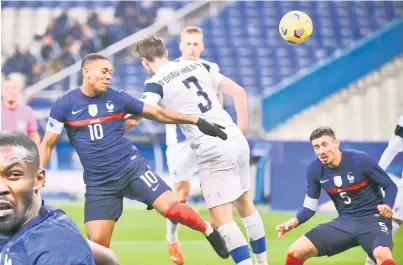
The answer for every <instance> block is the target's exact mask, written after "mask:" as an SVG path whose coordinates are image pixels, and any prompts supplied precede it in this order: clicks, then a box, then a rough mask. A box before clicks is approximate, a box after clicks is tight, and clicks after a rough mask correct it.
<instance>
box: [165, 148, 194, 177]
mask: <svg viewBox="0 0 403 265" xmlns="http://www.w3.org/2000/svg"><path fill="white" fill-rule="evenodd" d="M166 155H167V163H168V170H169V174H170V175H171V177H172V178H173V183H179V182H181V181H184V180H189V179H190V178H192V177H193V176H197V175H198V173H199V170H198V169H197V156H196V152H195V150H193V149H192V148H191V147H190V145H189V143H188V142H181V143H175V144H169V145H168V147H167V151H166Z"/></svg>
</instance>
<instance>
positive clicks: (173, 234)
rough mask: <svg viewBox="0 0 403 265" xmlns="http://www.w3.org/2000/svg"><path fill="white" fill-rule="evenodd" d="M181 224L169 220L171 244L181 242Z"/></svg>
mask: <svg viewBox="0 0 403 265" xmlns="http://www.w3.org/2000/svg"><path fill="white" fill-rule="evenodd" d="M178 230H179V223H175V224H174V223H173V222H172V221H171V220H169V219H167V240H168V242H169V243H173V242H177V241H178V240H179V235H178Z"/></svg>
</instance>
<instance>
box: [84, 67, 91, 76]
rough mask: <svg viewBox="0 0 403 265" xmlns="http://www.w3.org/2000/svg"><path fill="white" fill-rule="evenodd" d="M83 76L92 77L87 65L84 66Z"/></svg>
mask: <svg viewBox="0 0 403 265" xmlns="http://www.w3.org/2000/svg"><path fill="white" fill-rule="evenodd" d="M83 76H84V77H87V78H88V77H90V73H89V72H88V69H87V68H85V67H84V68H83Z"/></svg>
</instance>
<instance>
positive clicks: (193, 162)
mask: <svg viewBox="0 0 403 265" xmlns="http://www.w3.org/2000/svg"><path fill="white" fill-rule="evenodd" d="M179 49H180V50H181V52H182V57H181V58H179V59H177V60H178V61H181V60H185V61H189V60H193V61H198V62H201V63H205V64H207V65H208V66H209V67H210V69H211V71H215V72H219V71H220V69H219V67H218V65H217V64H215V63H212V62H209V61H206V60H203V59H201V58H200V54H201V53H202V52H203V50H204V43H203V32H202V29H201V28H199V27H194V26H190V27H186V28H184V29H183V31H182V33H181V42H180V46H179ZM217 97H218V100H219V101H220V103H221V105H222V103H223V96H222V94H221V92H220V91H218V89H217ZM234 100H239V99H237V98H236V99H234ZM139 122H140V120H139V119H138V118H137V117H136V116H134V117H130V118H129V119H127V123H126V124H127V128H130V127H134V126H135V125H137V124H138V123H139ZM242 127H243V128H246V126H242ZM165 128H166V130H165V131H166V144H167V150H166V156H167V164H168V170H169V173H170V175H171V177H172V178H173V183H174V185H173V191H174V192H175V193H176V194H177V195H178V199H179V201H180V202H182V203H186V202H187V200H188V198H189V194H190V187H191V185H190V179H191V178H193V177H198V173H199V171H198V169H197V156H196V153H195V151H194V150H193V149H192V148H191V147H190V143H189V141H186V136H185V135H184V134H183V132H182V130H181V129H180V127H179V125H177V124H167V125H166V127H165ZM178 230H179V224H178V223H177V222H173V221H172V220H169V219H167V233H166V240H167V244H168V251H169V256H170V258H171V260H172V261H173V262H175V263H176V264H178V265H182V264H183V263H184V262H185V260H184V255H183V254H182V251H181V249H180V243H179V236H178Z"/></svg>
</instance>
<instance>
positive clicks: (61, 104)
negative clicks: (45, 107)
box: [49, 96, 71, 122]
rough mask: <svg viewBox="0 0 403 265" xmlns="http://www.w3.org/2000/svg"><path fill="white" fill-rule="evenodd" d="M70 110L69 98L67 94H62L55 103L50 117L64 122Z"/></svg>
mask: <svg viewBox="0 0 403 265" xmlns="http://www.w3.org/2000/svg"><path fill="white" fill-rule="evenodd" d="M70 111H71V105H70V103H69V101H68V99H67V98H66V97H65V96H61V97H59V98H58V99H57V100H56V101H55V102H54V103H53V105H52V108H51V109H50V114H49V117H51V118H53V119H55V120H57V121H59V122H64V121H65V120H66V117H67V114H68V113H69V112H70Z"/></svg>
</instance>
